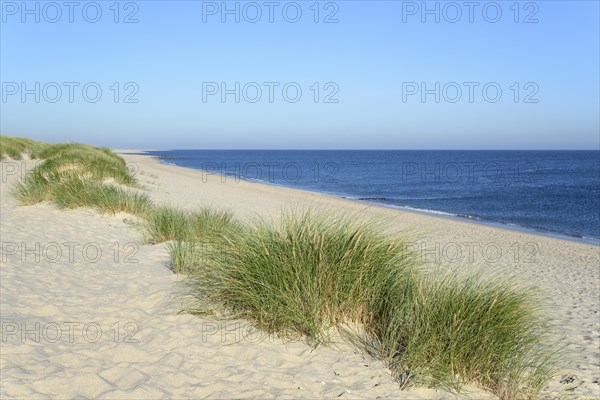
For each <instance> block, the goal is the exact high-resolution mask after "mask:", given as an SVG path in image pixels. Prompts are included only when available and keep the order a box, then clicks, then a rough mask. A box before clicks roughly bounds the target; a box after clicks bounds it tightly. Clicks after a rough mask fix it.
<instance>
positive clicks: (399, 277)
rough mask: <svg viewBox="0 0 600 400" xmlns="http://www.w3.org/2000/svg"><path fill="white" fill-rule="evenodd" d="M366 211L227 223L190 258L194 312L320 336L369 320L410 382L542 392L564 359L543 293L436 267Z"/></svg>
mask: <svg viewBox="0 0 600 400" xmlns="http://www.w3.org/2000/svg"><path fill="white" fill-rule="evenodd" d="M358 220H359V219H358V218H351V217H343V216H339V215H329V216H321V215H316V214H314V213H312V212H307V213H303V214H295V213H288V214H286V215H285V216H284V217H283V219H282V220H281V221H280V222H279V223H278V224H275V225H273V224H271V223H269V222H266V221H260V222H258V223H257V224H255V225H253V226H250V227H247V228H246V229H243V230H241V231H239V232H237V233H234V232H232V233H230V234H226V235H225V236H224V238H225V239H226V240H224V241H223V242H222V243H224V247H222V248H219V251H212V252H205V254H204V255H205V256H206V257H205V258H204V259H203V260H202V261H201V262H199V263H198V262H196V267H195V268H189V269H188V270H187V272H190V274H191V275H190V278H191V279H190V282H191V285H192V287H193V288H194V289H193V291H194V293H196V295H197V299H198V301H199V303H198V304H196V307H198V308H197V309H194V310H193V312H197V313H205V312H210V311H211V310H214V309H218V310H227V311H228V312H230V315H231V316H232V317H235V318H245V319H248V320H250V321H252V322H253V323H254V324H255V325H256V326H257V327H258V328H260V329H262V330H264V331H266V332H269V333H276V334H279V335H281V336H284V337H291V338H305V339H307V340H308V341H309V342H310V343H313V344H315V345H316V344H318V343H323V342H327V341H328V339H329V336H328V333H329V332H331V329H332V328H341V327H343V326H345V325H347V324H351V325H355V324H359V325H360V326H362V327H363V332H365V333H366V335H367V337H368V341H367V342H368V343H370V350H369V351H370V352H371V353H372V354H376V355H377V356H379V357H380V358H381V359H383V360H385V361H386V362H387V363H388V365H389V366H390V369H391V370H392V372H393V374H394V375H395V376H397V377H398V378H399V380H400V381H401V382H402V384H403V385H408V384H411V383H414V384H426V385H430V386H444V387H447V388H456V389H458V388H460V385H462V384H464V383H475V384H478V385H480V386H482V387H484V388H486V389H489V390H491V391H492V392H493V393H496V394H497V395H499V396H500V397H502V398H506V399H513V398H533V397H535V395H536V394H537V393H539V391H540V390H541V389H542V388H543V386H544V385H545V384H546V382H547V381H548V380H549V379H550V378H551V377H552V374H553V373H554V372H555V371H554V365H555V364H554V358H553V355H552V351H549V346H548V345H546V341H547V335H546V332H547V328H546V327H545V326H544V324H543V323H542V319H541V317H540V316H539V313H538V309H537V306H536V302H535V301H534V300H533V297H532V295H531V293H529V292H527V291H523V290H520V289H518V288H515V286H513V285H511V284H510V282H508V283H506V282H505V283H503V281H501V280H497V279H494V280H490V279H481V278H470V279H467V280H459V279H458V278H453V277H448V276H434V275H431V274H429V273H425V272H423V271H421V270H420V269H419V268H418V263H417V257H416V254H415V253H414V252H412V251H409V249H410V246H408V244H409V243H410V242H409V241H408V240H403V239H402V238H398V237H395V236H388V235H385V234H383V233H381V232H383V231H384V229H382V227H381V226H379V225H377V224H373V223H361V222H356V221H358ZM185 243H186V244H185V246H187V247H184V245H183V244H182V245H180V247H177V248H173V249H172V250H173V255H174V257H173V260H174V264H177V265H179V263H181V262H184V261H187V260H189V259H190V258H191V259H194V260H197V256H192V257H190V256H189V254H190V252H193V251H196V252H197V248H195V249H193V250H191V248H190V247H189V246H190V245H189V244H188V243H189V242H185ZM194 257H196V258H194ZM182 260H183V261H182ZM179 266H181V265H179Z"/></svg>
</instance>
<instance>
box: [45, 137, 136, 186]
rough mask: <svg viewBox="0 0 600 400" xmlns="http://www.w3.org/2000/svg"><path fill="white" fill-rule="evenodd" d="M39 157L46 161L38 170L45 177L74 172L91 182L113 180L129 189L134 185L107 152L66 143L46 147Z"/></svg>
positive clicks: (122, 166)
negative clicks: (44, 174) (52, 174)
mask: <svg viewBox="0 0 600 400" xmlns="http://www.w3.org/2000/svg"><path fill="white" fill-rule="evenodd" d="M39 156H40V158H41V159H44V160H46V161H45V162H44V163H43V164H41V165H40V167H39V168H40V171H41V172H43V173H46V174H48V173H53V172H59V173H60V172H70V171H77V172H78V173H79V175H80V176H82V177H86V178H88V179H91V180H95V181H102V180H106V179H114V181H116V182H117V183H120V184H124V185H129V186H134V185H135V183H136V180H135V178H134V176H133V173H132V171H131V170H130V169H129V168H127V164H126V163H125V161H124V160H123V159H122V158H121V157H119V156H118V155H116V154H114V153H113V152H112V151H111V150H110V149H104V148H99V147H93V146H88V145H83V144H76V143H66V144H56V145H51V146H48V147H46V148H45V149H44V150H43V151H41V152H40V154H39Z"/></svg>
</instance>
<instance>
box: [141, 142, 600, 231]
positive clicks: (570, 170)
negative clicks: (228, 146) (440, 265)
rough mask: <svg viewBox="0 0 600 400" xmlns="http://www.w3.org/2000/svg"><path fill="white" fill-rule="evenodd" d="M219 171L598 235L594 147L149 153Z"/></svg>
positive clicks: (599, 175) (598, 162)
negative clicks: (522, 149) (582, 148)
mask: <svg viewBox="0 0 600 400" xmlns="http://www.w3.org/2000/svg"><path fill="white" fill-rule="evenodd" d="M149 154H151V155H153V156H157V157H161V158H162V159H163V162H165V163H171V164H176V165H179V166H183V167H190V168H197V169H202V170H205V171H208V172H211V173H216V174H219V175H221V176H222V179H223V180H227V181H235V180H239V179H243V180H249V181H258V182H264V183H271V184H275V185H283V186H289V187H295V188H298V189H308V190H313V191H318V192H324V193H330V194H337V195H341V196H345V197H348V198H352V199H356V200H361V201H371V202H377V203H381V204H383V205H388V206H396V207H405V208H406V207H408V208H412V209H416V210H421V211H427V212H433V213H439V214H444V215H449V216H455V217H462V218H470V219H473V220H477V221H481V222H492V223H498V224H506V225H509V226H512V227H522V228H530V229H535V230H538V231H541V232H546V233H557V234H561V235H567V236H571V237H575V238H587V239H595V240H597V239H600V152H598V151H395V150H390V151H379V150H374V151H363V150H357V151H353V150H352V151H346V150H339V151H337V150H336V151H329V150H324V151H312V150H308V151H305V150H302V151H293V150H264V151H263V150H252V151H248V150H173V151H152V152H149Z"/></svg>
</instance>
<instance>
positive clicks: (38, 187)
mask: <svg viewBox="0 0 600 400" xmlns="http://www.w3.org/2000/svg"><path fill="white" fill-rule="evenodd" d="M2 142H3V147H2V149H3V150H2V151H3V152H4V151H6V152H10V154H12V155H14V152H15V151H17V150H15V149H18V150H19V151H20V152H21V153H25V152H28V153H29V154H30V156H32V157H35V158H39V159H41V160H44V161H43V163H41V164H40V165H38V166H36V167H35V169H34V170H33V172H32V173H30V174H28V175H27V176H26V177H25V179H24V180H23V181H22V182H17V184H16V186H15V188H14V192H15V195H16V197H17V198H18V199H19V201H20V203H21V204H23V205H31V204H37V203H39V202H42V201H51V202H54V203H55V204H57V205H58V206H59V207H61V208H77V207H91V208H95V209H98V210H99V211H101V212H105V213H112V214H114V213H117V212H126V213H130V214H133V215H137V216H140V217H142V216H146V215H148V214H149V212H150V210H151V209H152V207H153V206H152V204H151V202H150V200H149V198H148V196H147V195H145V194H140V193H137V192H134V191H128V190H126V189H124V188H122V187H119V186H117V185H114V184H111V182H114V183H116V184H124V185H129V186H135V185H136V180H135V178H134V176H133V174H132V172H131V171H130V170H129V169H128V168H127V164H126V163H125V161H124V160H123V159H122V158H121V157H119V156H118V155H116V154H115V153H113V152H112V151H111V150H110V149H106V148H99V147H94V146H88V145H83V144H76V143H65V144H54V145H51V144H44V143H39V142H33V141H31V140H29V139H20V138H5V137H3V138H2ZM7 145H8V146H7Z"/></svg>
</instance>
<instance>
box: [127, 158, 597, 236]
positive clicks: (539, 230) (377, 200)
mask: <svg viewBox="0 0 600 400" xmlns="http://www.w3.org/2000/svg"><path fill="white" fill-rule="evenodd" d="M173 151H175V152H176V150H173ZM169 152H172V151H157V150H140V151H136V154H139V155H145V156H149V157H153V158H156V159H157V160H158V161H159V162H160V163H162V164H164V165H175V166H179V167H184V168H189V169H194V170H201V171H204V172H206V173H207V174H213V173H215V172H214V171H211V170H207V169H203V168H201V167H199V166H195V165H190V164H189V163H181V162H180V163H178V162H176V161H177V160H182V159H186V160H194V159H195V158H194V157H193V156H189V157H182V156H177V155H172V156H171V155H157V154H156V153H161V154H164V153H169ZM217 173H223V174H225V175H226V176H227V177H229V178H234V179H239V180H244V181H246V182H249V183H262V184H265V185H272V186H280V187H286V188H293V189H298V190H304V191H309V192H315V193H321V194H326V195H333V196H338V197H341V198H344V199H348V200H351V201H356V202H363V203H369V204H373V205H377V206H381V207H386V208H392V209H399V210H403V211H407V212H414V213H419V214H426V215H432V216H436V217H442V218H448V219H455V220H461V221H466V222H471V223H476V224H482V225H487V226H493V227H497V228H502V229H507V230H511V231H517V232H524V233H532V234H537V235H541V236H546V237H551V238H556V239H562V240H570V241H575V242H580V243H586V244H591V245H595V246H600V238H596V237H590V236H587V235H584V234H579V233H569V232H561V231H559V230H557V229H550V228H547V227H543V226H526V225H522V224H519V223H514V222H504V221H496V220H493V219H491V218H486V217H481V216H475V215H470V214H468V213H460V212H451V211H445V210H437V209H428V208H421V207H415V206H409V205H403V204H393V203H391V202H390V199H389V198H387V197H384V196H356V195H352V194H348V193H340V192H339V191H332V190H326V189H325V188H319V187H315V186H313V187H303V186H302V185H297V184H296V185H292V184H289V183H288V182H285V181H274V180H271V179H256V178H253V177H247V176H240V175H239V174H235V173H229V172H227V171H220V172H217Z"/></svg>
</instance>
